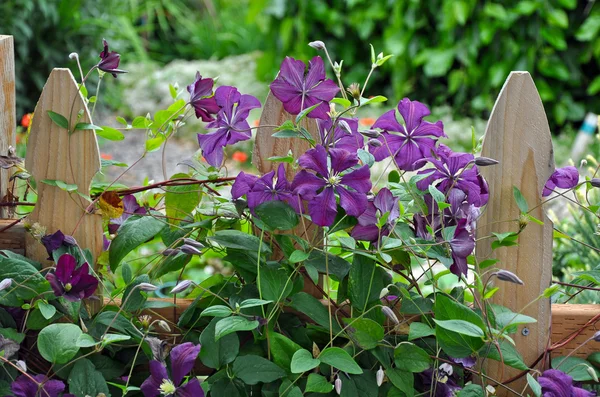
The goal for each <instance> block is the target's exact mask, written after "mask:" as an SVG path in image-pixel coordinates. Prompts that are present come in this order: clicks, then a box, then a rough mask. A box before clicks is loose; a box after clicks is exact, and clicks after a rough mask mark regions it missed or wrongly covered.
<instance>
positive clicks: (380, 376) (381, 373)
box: [375, 366, 385, 387]
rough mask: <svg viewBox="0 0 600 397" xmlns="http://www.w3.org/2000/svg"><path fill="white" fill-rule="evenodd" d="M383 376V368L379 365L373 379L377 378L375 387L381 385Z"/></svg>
mask: <svg viewBox="0 0 600 397" xmlns="http://www.w3.org/2000/svg"><path fill="white" fill-rule="evenodd" d="M384 376H385V373H384V372H383V368H381V366H379V369H378V370H377V374H376V375H375V379H377V387H381V385H382V384H383V378H384Z"/></svg>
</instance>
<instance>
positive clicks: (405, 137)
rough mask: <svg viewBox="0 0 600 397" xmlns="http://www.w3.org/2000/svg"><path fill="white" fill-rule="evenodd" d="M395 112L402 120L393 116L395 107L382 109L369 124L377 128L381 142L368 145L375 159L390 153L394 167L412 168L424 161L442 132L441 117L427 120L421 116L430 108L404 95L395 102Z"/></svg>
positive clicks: (383, 157)
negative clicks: (379, 114)
mask: <svg viewBox="0 0 600 397" xmlns="http://www.w3.org/2000/svg"><path fill="white" fill-rule="evenodd" d="M398 112H399V113H400V115H401V116H402V118H403V119H404V124H400V123H399V122H398V120H397V119H396V111H395V110H390V111H388V112H386V113H384V114H383V115H382V116H381V117H379V118H378V119H377V121H376V122H375V124H373V127H372V128H379V129H381V130H383V133H382V134H381V136H380V137H379V138H377V139H378V140H379V142H380V143H381V145H380V146H375V145H371V146H370V149H369V150H370V152H371V154H373V156H375V160H377V161H381V160H383V159H386V158H388V157H390V156H393V157H394V159H395V162H396V164H397V165H398V168H400V169H401V170H404V171H414V170H417V169H419V168H421V167H423V166H424V165H425V163H426V159H427V158H428V157H430V156H431V153H432V151H434V149H435V145H436V142H437V139H438V138H441V137H445V136H446V134H445V133H444V126H443V124H442V122H441V121H438V122H436V123H430V122H429V121H425V120H423V118H424V117H425V116H428V115H429V114H430V112H429V109H427V106H425V105H423V104H422V103H421V102H418V101H411V100H410V99H408V98H404V99H403V100H401V101H400V102H399V103H398Z"/></svg>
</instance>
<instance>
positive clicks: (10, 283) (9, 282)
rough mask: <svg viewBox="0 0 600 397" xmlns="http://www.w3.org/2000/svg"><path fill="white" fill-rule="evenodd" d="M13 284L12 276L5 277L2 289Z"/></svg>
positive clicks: (1, 282) (0, 285)
mask: <svg viewBox="0 0 600 397" xmlns="http://www.w3.org/2000/svg"><path fill="white" fill-rule="evenodd" d="M11 285H12V278H5V279H4V280H2V281H0V291H4V290H5V289H7V288H8V287H10V286H11Z"/></svg>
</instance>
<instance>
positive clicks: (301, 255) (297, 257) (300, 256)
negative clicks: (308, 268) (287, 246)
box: [288, 250, 310, 263]
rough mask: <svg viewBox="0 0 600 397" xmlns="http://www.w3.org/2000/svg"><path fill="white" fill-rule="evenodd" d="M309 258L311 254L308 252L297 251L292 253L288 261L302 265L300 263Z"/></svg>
mask: <svg viewBox="0 0 600 397" xmlns="http://www.w3.org/2000/svg"><path fill="white" fill-rule="evenodd" d="M309 256H310V253H308V252H304V251H300V250H295V251H294V252H292V254H291V255H290V258H289V259H288V260H289V261H290V263H300V262H304V261H305V260H307V259H308V257H309Z"/></svg>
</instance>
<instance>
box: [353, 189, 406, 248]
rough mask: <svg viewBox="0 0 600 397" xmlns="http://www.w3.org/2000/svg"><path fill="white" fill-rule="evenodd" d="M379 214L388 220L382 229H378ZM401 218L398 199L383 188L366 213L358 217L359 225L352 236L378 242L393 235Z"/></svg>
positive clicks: (370, 203)
mask: <svg viewBox="0 0 600 397" xmlns="http://www.w3.org/2000/svg"><path fill="white" fill-rule="evenodd" d="M378 212H379V216H382V215H384V214H387V220H386V222H385V224H384V225H383V226H382V227H381V229H379V227H377V222H378V219H377V218H378ZM399 216H400V209H399V207H398V198H397V197H394V195H393V194H392V192H391V191H390V190H389V189H387V188H382V189H381V190H380V191H379V192H378V193H377V195H376V196H375V198H374V199H373V200H372V201H369V203H368V204H367V209H366V210H365V212H363V213H362V215H360V216H359V217H358V225H356V226H355V227H354V229H352V233H351V236H352V237H354V238H355V239H357V240H363V241H373V242H378V241H379V239H380V238H381V237H384V236H388V235H389V234H390V233H391V231H392V230H393V228H394V226H395V224H396V220H397V219H398V217H399Z"/></svg>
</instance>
